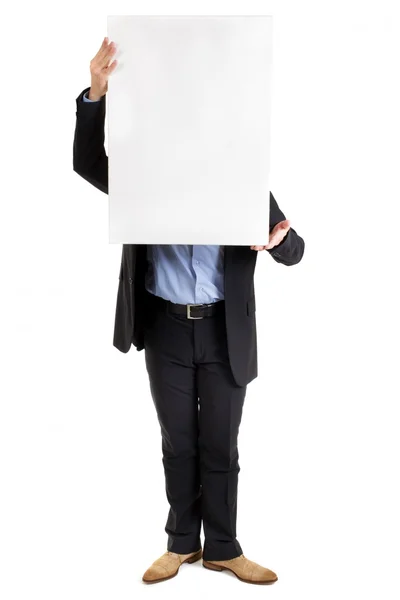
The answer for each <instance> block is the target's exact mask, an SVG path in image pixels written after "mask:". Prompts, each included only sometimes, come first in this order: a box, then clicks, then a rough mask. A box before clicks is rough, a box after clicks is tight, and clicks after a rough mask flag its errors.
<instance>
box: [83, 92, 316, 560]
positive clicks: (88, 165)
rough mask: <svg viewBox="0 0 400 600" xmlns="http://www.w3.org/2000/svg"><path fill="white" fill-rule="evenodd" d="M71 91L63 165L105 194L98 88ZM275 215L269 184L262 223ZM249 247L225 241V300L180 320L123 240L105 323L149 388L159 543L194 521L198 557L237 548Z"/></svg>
mask: <svg viewBox="0 0 400 600" xmlns="http://www.w3.org/2000/svg"><path fill="white" fill-rule="evenodd" d="M89 89H90V88H85V89H84V90H83V91H82V92H81V93H80V94H79V96H78V97H77V98H76V127H75V135H74V141H73V169H74V171H75V172H76V173H78V174H79V175H80V176H81V177H83V178H84V179H85V180H86V181H88V182H89V183H91V184H92V185H93V186H95V187H96V188H97V189H99V190H100V191H102V192H104V193H105V194H108V157H107V155H106V152H105V147H104V139H105V135H104V123H105V113H106V101H105V96H103V97H102V99H101V100H100V101H99V102H84V101H83V99H82V97H83V95H84V94H85V93H86V92H87V91H88V90H89ZM285 218H286V217H285V215H284V214H283V212H282V211H281V209H280V208H279V206H278V204H277V202H276V200H275V198H274V196H273V194H272V193H270V224H269V225H270V232H271V231H272V229H273V228H274V226H275V225H276V224H277V223H279V222H280V221H283V220H285ZM268 252H269V253H270V254H271V255H272V257H273V258H274V260H275V261H276V262H278V263H282V264H284V265H286V266H290V265H295V264H296V263H298V262H300V260H301V259H302V256H303V253H304V240H303V239H302V238H301V237H300V236H299V235H298V234H297V233H296V231H295V230H294V229H293V228H290V229H289V231H288V233H287V235H286V236H285V238H284V239H283V240H282V242H281V243H280V244H279V245H278V246H275V247H274V248H272V249H271V250H268ZM257 256H258V252H256V251H254V250H251V248H250V247H246V246H225V248H224V261H225V262H224V288H225V300H224V301H223V302H220V303H218V304H219V310H218V311H217V314H216V315H215V316H213V317H207V318H204V319H201V320H188V319H186V317H181V316H179V315H174V314H170V312H169V311H168V310H167V303H166V302H165V301H164V300H162V299H159V298H157V297H155V296H152V294H149V293H148V292H147V291H146V289H145V274H146V268H147V246H146V245H145V244H123V247H122V256H121V265H120V272H119V286H118V294H117V302H116V314H115V325H114V339H113V344H114V346H115V347H116V348H117V349H118V350H120V351H121V352H128V351H129V350H130V348H131V345H132V344H133V345H134V346H135V347H136V349H137V350H138V351H140V350H143V349H145V358H146V367H147V371H148V374H149V381H150V387H151V393H152V397H153V400H154V403H155V407H156V410H157V416H158V420H159V422H160V426H161V433H162V450H163V464H164V470H165V477H166V492H167V497H168V501H169V504H170V511H169V515H168V520H167V525H166V532H167V533H168V549H169V550H171V551H173V552H178V553H181V554H186V553H189V552H194V551H196V550H198V549H199V548H200V528H201V522H203V527H204V534H205V545H204V549H203V556H204V558H205V559H206V560H227V559H229V558H234V557H235V556H239V555H240V554H241V553H242V549H241V547H240V544H239V542H238V541H237V539H236V503H237V483H238V473H239V470H240V468H239V464H238V449H237V436H238V430H239V425H240V420H241V415H242V408H243V402H244V398H245V393H246V386H247V384H248V383H249V382H250V381H252V380H253V379H255V377H257V337H256V316H255V313H256V301H255V292H254V270H255V266H256V260H257Z"/></svg>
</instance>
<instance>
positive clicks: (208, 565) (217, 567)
mask: <svg viewBox="0 0 400 600" xmlns="http://www.w3.org/2000/svg"><path fill="white" fill-rule="evenodd" d="M203 567H204V568H205V569H210V571H230V572H231V573H233V574H234V575H236V577H237V578H238V579H240V581H243V582H244V583H255V584H256V585H270V584H271V583H275V581H278V578H276V579H271V581H252V580H251V579H243V577H239V575H238V574H237V573H235V571H233V569H230V568H229V567H221V566H220V565H214V564H213V563H210V562H208V561H206V560H203Z"/></svg>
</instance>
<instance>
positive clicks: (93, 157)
mask: <svg viewBox="0 0 400 600" xmlns="http://www.w3.org/2000/svg"><path fill="white" fill-rule="evenodd" d="M88 90H90V87H89V88H86V89H84V90H83V91H82V92H81V93H80V94H79V96H78V97H77V99H76V124H75V135H74V144H73V169H74V171H75V172H76V173H78V175H80V176H81V177H83V179H86V181H88V182H89V183H91V184H92V185H94V186H95V187H96V188H97V189H99V190H100V191H102V192H104V193H105V194H108V156H107V155H106V151H105V148H104V138H105V136H104V123H105V117H106V97H105V96H103V97H102V98H101V99H100V100H99V101H98V102H85V101H84V100H83V95H84V94H85V93H86V92H87V91H88Z"/></svg>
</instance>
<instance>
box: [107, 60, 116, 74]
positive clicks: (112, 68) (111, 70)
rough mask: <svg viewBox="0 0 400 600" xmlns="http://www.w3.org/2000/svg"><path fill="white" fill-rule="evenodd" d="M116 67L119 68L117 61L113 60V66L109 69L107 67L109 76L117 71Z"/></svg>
mask: <svg viewBox="0 0 400 600" xmlns="http://www.w3.org/2000/svg"><path fill="white" fill-rule="evenodd" d="M116 66H117V61H116V60H113V62H112V63H111V65H110V66H109V67H107V72H108V75H111V73H112V72H113V71H114V69H115V67H116Z"/></svg>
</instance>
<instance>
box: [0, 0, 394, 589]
mask: <svg viewBox="0 0 400 600" xmlns="http://www.w3.org/2000/svg"><path fill="white" fill-rule="evenodd" d="M397 6H398V5H397V3H396V2H395V1H393V2H389V1H381V2H379V4H378V2H365V1H364V2H361V1H360V2H356V1H355V0H353V1H352V0H346V1H344V0H342V1H338V0H337V1H335V2H321V1H319V2H317V1H313V2H312V1H310V0H308V1H307V0H305V1H304V2H296V1H291V2H289V1H280V2H279V3H278V2H256V1H254V2H251V1H249V0H246V2H235V1H232V0H230V1H229V3H228V2H215V1H214V0H213V2H207V1H203V2H201V3H196V2H187V1H186V2H177V1H176V2H168V3H167V2H148V3H145V2H132V1H131V2H112V3H110V2H107V3H104V2H79V3H76V6H75V5H69V7H68V8H67V5H63V6H62V9H61V8H60V9H59V8H58V7H57V6H55V5H54V4H51V5H50V4H49V5H46V4H45V3H37V2H35V3H33V4H31V5H29V7H28V8H26V9H23V10H22V8H21V6H20V5H15V11H14V10H13V11H11V10H10V9H9V10H8V13H7V14H4V16H5V17H6V18H4V19H3V28H2V29H3V30H2V36H3V40H2V42H3V43H2V49H3V61H2V94H1V109H2V110H1V114H2V128H1V134H2V135H1V139H2V181H1V183H2V186H1V187H2V189H1V192H2V193H1V198H2V205H1V206H2V215H1V216H2V219H1V236H0V239H1V253H0V256H1V282H2V294H1V323H0V325H1V344H2V346H1V347H2V374H1V380H0V381H1V390H0V391H1V415H0V461H1V464H0V468H1V471H0V485H1V494H0V504H1V506H0V519H1V523H0V527H1V529H0V550H1V556H0V571H1V574H0V575H1V576H0V596H1V597H2V600H14V599H18V600H26V599H28V598H29V599H31V598H40V599H41V600H50V599H51V600H54V599H55V598H56V599H57V600H67V599H68V600H71V598H73V599H74V600H89V599H95V600H103V599H107V600H109V599H110V598H118V600H125V599H131V598H135V599H136V598H145V597H146V598H147V597H170V596H171V597H172V596H174V597H175V598H177V599H179V598H182V599H183V598H199V599H200V598H204V595H205V594H210V595H212V596H216V595H217V594H221V593H222V594H238V595H239V594H243V593H245V594H246V597H261V595H262V596H263V597H264V596H265V595H268V596H270V597H271V598H272V597H274V598H282V599H285V600H286V599H287V600H289V599H290V600H293V599H294V598H307V599H308V600H311V599H312V600H314V599H315V600H321V599H324V600H330V599H336V598H345V599H349V600H350V599H351V600H353V599H354V598H363V599H369V598H371V599H372V598H385V600H391V599H393V600H394V599H398V598H399V593H400V580H399V576H398V575H399V568H400V567H399V564H400V561H399V558H400V557H399V536H400V523H399V510H398V507H399V505H400V497H399V496H400V494H399V489H398V483H399V482H398V474H399V458H398V457H399V450H400V448H399V420H398V416H397V415H398V404H399V400H400V393H399V391H400V390H399V381H398V367H399V356H398V353H399V350H398V340H399V333H400V331H399V329H400V328H399V316H398V315H399V301H400V298H399V293H398V268H399V267H398V261H399V241H398V240H399V238H398V216H399V208H398V207H399V200H400V181H399V179H400V178H399V163H400V160H399V159H400V156H399V154H400V143H399V140H400V117H399V115H400V111H399V106H400V97H399V96H400V94H399V91H400V90H399V85H400V84H399V81H400V80H399V77H398V73H399V56H400V35H399V26H400V15H399V14H397V13H396V8H397ZM228 11H229V12H228ZM245 11H247V14H272V15H273V16H274V40H275V41H274V43H275V47H274V94H273V99H272V148H271V152H272V164H271V189H272V191H273V193H274V195H275V197H276V199H277V201H278V203H279V205H280V206H281V208H282V209H283V210H284V212H285V215H286V217H287V218H289V219H290V220H291V222H292V226H293V227H294V228H295V229H296V230H297V231H298V233H299V234H300V235H302V236H303V237H304V239H305V241H306V252H305V254H304V258H303V260H302V262H301V263H300V264H299V265H296V266H294V267H290V268H288V267H285V266H283V265H279V264H277V263H275V262H274V261H273V259H272V258H271V256H270V255H269V253H267V252H264V253H262V254H261V255H260V256H259V257H258V259H259V262H258V265H257V271H256V289H257V316H258V319H257V320H258V336H259V359H260V361H259V371H260V375H259V378H258V379H257V380H255V381H254V382H253V383H252V384H250V386H249V388H248V395H247V398H246V402H245V408H244V414H243V421H242V425H241V430H240V438H239V452H240V465H241V472H240V475H239V478H240V483H239V499H238V525H237V530H238V539H239V541H240V543H241V545H242V547H243V550H244V553H245V555H246V556H248V557H249V558H251V559H252V560H255V561H257V562H259V563H261V564H263V565H265V566H267V567H269V568H271V569H273V570H275V571H276V572H277V574H278V577H279V581H278V582H277V583H276V584H274V585H273V586H269V587H267V588H263V587H261V586H251V585H246V584H244V583H242V582H240V581H238V580H237V579H236V578H235V577H234V576H233V575H231V574H229V573H227V572H223V573H215V572H210V571H207V570H206V569H204V568H203V567H202V566H201V563H200V562H199V563H196V564H195V565H184V566H183V567H182V569H181V572H180V573H179V575H178V577H176V578H174V579H172V580H170V581H168V582H165V583H160V584H159V585H155V586H149V587H147V586H145V584H142V583H141V576H142V574H143V572H144V571H145V569H147V567H148V566H149V565H150V564H151V562H153V560H155V559H156V558H157V557H158V556H160V555H161V554H162V553H163V552H164V551H165V549H166V548H165V545H166V534H165V533H164V529H163V528H164V526H165V522H166V518H167V510H168V506H167V501H166V498H165V492H164V474H163V470H162V463H161V436H160V431H159V425H158V422H157V419H156V414H155V410H154V407H153V404H152V400H151V397H150V394H149V388H148V381H147V374H146V371H145V367H144V355H143V352H142V353H138V352H136V350H135V349H134V348H133V347H132V349H131V351H130V352H129V353H128V354H122V353H120V352H118V351H117V350H116V349H115V348H114V347H113V346H112V335H113V327H114V310H115V301H116V293H117V286H118V273H119V261H120V253H121V248H120V247H119V246H117V245H110V244H109V243H108V198H107V196H106V195H105V194H102V193H101V192H99V191H98V190H96V189H95V188H93V187H91V186H90V185H89V184H88V183H87V182H86V181H84V180H83V179H82V178H80V177H79V176H78V175H77V174H76V173H74V172H73V170H72V141H73V134H74V128H75V110H76V106H75V98H76V97H77V96H78V94H79V93H80V92H81V91H82V90H83V88H85V87H87V86H89V85H90V75H89V62H90V60H91V58H92V57H93V56H94V55H95V53H96V52H97V50H98V48H99V46H100V44H101V41H102V39H103V37H104V36H105V35H106V16H107V14H118V13H120V14H135V13H137V14H140V13H142V14H152V13H154V14H167V13H168V14H190V13H192V14H246V12H245ZM22 17H23V18H22ZM210 597H211V596H210Z"/></svg>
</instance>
